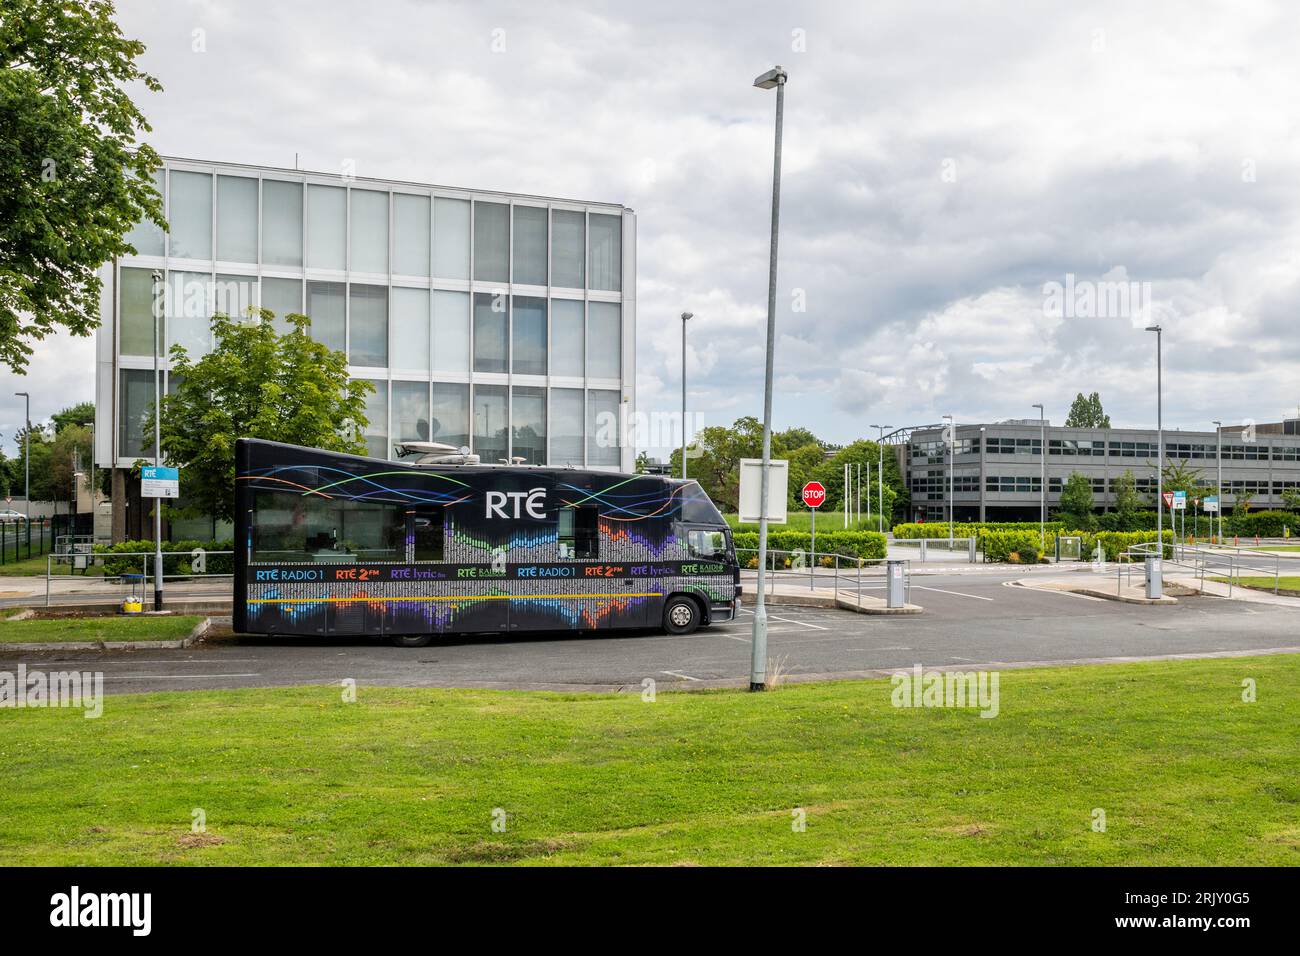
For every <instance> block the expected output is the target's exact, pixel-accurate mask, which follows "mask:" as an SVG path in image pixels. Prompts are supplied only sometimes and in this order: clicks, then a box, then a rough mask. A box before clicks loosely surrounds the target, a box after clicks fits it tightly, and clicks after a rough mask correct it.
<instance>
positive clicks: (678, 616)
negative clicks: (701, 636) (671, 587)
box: [664, 594, 702, 634]
mask: <svg viewBox="0 0 1300 956" xmlns="http://www.w3.org/2000/svg"><path fill="white" fill-rule="evenodd" d="M701 617H702V615H701V614H700V606H699V605H698V604H696V603H695V601H694V600H693V599H692V598H688V597H686V596H685V595H681V594H679V595H677V596H676V597H673V598H670V599H669V600H668V603H667V604H666V605H664V630H665V631H667V632H668V633H669V634H690V633H691V632H692V631H694V630H695V629H696V628H697V627H699V626H700V618H701Z"/></svg>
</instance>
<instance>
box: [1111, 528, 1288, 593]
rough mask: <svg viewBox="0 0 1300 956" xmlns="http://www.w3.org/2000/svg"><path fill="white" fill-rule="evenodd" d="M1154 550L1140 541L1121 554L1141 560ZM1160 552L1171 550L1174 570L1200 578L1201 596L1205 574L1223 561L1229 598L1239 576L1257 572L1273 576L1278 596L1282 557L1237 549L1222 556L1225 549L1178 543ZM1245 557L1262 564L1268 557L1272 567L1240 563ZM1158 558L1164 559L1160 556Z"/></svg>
mask: <svg viewBox="0 0 1300 956" xmlns="http://www.w3.org/2000/svg"><path fill="white" fill-rule="evenodd" d="M1156 547H1157V545H1156V542H1154V541H1149V542H1142V543H1140V544H1134V545H1130V546H1129V547H1128V548H1127V549H1126V550H1125V551H1124V554H1125V555H1126V556H1128V557H1130V559H1131V558H1132V557H1133V556H1140V557H1143V558H1146V557H1151V556H1154V554H1155V548H1156ZM1163 550H1169V551H1170V555H1171V556H1170V558H1169V559H1168V560H1169V562H1170V563H1171V564H1173V565H1175V566H1177V567H1183V568H1187V569H1189V570H1191V571H1192V572H1193V573H1194V574H1196V575H1197V576H1198V577H1199V578H1200V584H1201V592H1202V593H1204V592H1205V575H1206V571H1207V570H1210V571H1211V574H1213V573H1214V571H1216V570H1217V571H1222V570H1223V562H1224V560H1225V559H1226V561H1227V575H1226V576H1227V579H1228V597H1232V593H1233V588H1234V587H1235V586H1236V581H1237V580H1238V579H1239V578H1241V577H1244V576H1245V575H1243V574H1242V572H1243V571H1251V572H1257V573H1259V574H1260V576H1263V577H1268V575H1269V574H1270V573H1271V574H1272V576H1273V593H1274V594H1278V593H1279V592H1280V590H1281V580H1282V562H1283V561H1284V560H1287V559H1285V558H1283V557H1282V556H1281V555H1280V554H1267V553H1265V552H1262V551H1250V550H1246V549H1242V548H1237V549H1234V550H1233V551H1232V552H1231V553H1229V554H1226V555H1225V554H1224V553H1223V551H1224V549H1222V548H1202V547H1199V546H1197V545H1187V544H1180V543H1178V542H1177V541H1175V542H1174V543H1173V544H1166V545H1164V546H1163ZM1247 555H1248V556H1250V557H1251V558H1256V559H1262V561H1265V562H1267V561H1268V560H1269V559H1270V558H1271V559H1272V562H1273V564H1272V566H1271V567H1269V566H1267V565H1266V564H1247V563H1245V562H1244V561H1243V557H1244V556H1247ZM1161 557H1162V560H1163V553H1162V555H1161ZM1129 580H1130V582H1131V581H1132V564H1131V563H1130V564H1129Z"/></svg>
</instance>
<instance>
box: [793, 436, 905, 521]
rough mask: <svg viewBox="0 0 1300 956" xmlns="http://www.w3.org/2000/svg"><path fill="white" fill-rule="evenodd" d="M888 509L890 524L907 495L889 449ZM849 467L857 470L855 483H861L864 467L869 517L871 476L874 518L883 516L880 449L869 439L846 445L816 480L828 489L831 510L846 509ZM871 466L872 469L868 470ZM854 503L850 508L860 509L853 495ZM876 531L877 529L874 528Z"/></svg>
mask: <svg viewBox="0 0 1300 956" xmlns="http://www.w3.org/2000/svg"><path fill="white" fill-rule="evenodd" d="M884 460H885V507H884V509H883V514H884V515H885V520H886V522H888V521H889V519H890V518H891V517H892V516H893V514H894V510H895V505H896V503H897V502H898V501H899V498H900V495H901V494H902V493H903V483H902V480H901V479H900V478H899V476H898V465H897V463H896V461H895V459H894V455H893V452H892V451H890V450H889V449H888V448H886V449H885V455H884ZM845 465H848V466H850V467H851V468H852V469H853V480H854V481H857V479H858V469H859V466H861V472H862V483H863V486H864V487H863V488H862V511H863V514H864V515H865V514H866V513H867V511H868V508H867V488H866V487H865V486H866V482H867V475H868V473H869V474H870V476H871V507H870V509H869V510H870V511H871V513H872V514H876V513H880V512H882V509H881V507H880V475H879V474H878V473H877V469H878V468H879V467H880V446H879V445H878V444H877V443H876V442H873V441H870V440H868V439H859V440H858V441H855V442H853V443H852V444H849V445H845V446H844V447H843V448H842V449H840V450H839V451H838V452H836V453H835V455H834V456H832V457H831V458H830V459H828V460H827V461H825V462H824V463H823V464H822V466H821V468H820V469H818V472H817V474H816V475H814V476H813V477H815V478H816V479H817V480H818V481H820V482H821V483H822V484H823V485H825V486H826V493H827V498H828V499H829V503H830V506H831V507H834V508H839V509H841V510H842V509H843V508H844V506H845V501H844V492H845V488H844V466H845ZM868 466H870V468H869V469H868ZM852 498H853V500H852V501H850V502H848V505H849V507H850V508H856V507H857V494H856V493H853V494H852ZM872 527H873V528H874V527H875V526H874V525H872Z"/></svg>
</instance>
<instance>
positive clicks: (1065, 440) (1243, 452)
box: [895, 419, 1300, 521]
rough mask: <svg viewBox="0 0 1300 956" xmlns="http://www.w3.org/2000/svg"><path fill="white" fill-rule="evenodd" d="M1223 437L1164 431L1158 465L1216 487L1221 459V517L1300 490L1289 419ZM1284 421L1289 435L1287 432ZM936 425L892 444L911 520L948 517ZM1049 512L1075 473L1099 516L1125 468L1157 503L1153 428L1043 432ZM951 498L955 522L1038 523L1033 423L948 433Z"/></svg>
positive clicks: (945, 457)
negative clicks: (1176, 466)
mask: <svg viewBox="0 0 1300 956" xmlns="http://www.w3.org/2000/svg"><path fill="white" fill-rule="evenodd" d="M1280 424H1281V426H1282V427H1279V428H1278V429H1277V430H1276V431H1273V430H1272V428H1271V426H1270V427H1269V430H1265V428H1264V427H1262V426H1255V427H1254V429H1253V430H1251V429H1250V428H1243V427H1241V426H1236V427H1224V428H1223V429H1222V430H1221V431H1219V432H1216V431H1205V432H1199V431H1198V432H1189V431H1179V430H1176V429H1165V432H1164V444H1165V462H1166V465H1168V463H1170V462H1174V461H1178V462H1186V463H1187V465H1188V467H1190V468H1191V469H1193V470H1195V471H1199V472H1200V476H1201V480H1202V481H1203V482H1205V483H1206V484H1208V485H1209V486H1210V487H1214V485H1215V483H1216V480H1217V476H1218V465H1219V462H1220V461H1221V462H1222V471H1223V486H1222V487H1223V501H1224V505H1225V510H1226V511H1231V510H1232V509H1233V507H1234V506H1235V502H1236V498H1237V496H1238V495H1241V494H1250V495H1251V496H1252V498H1253V500H1252V502H1251V507H1253V508H1270V507H1278V506H1280V505H1281V504H1282V492H1283V491H1284V490H1286V489H1290V488H1300V434H1298V433H1297V431H1296V429H1295V428H1294V424H1295V423H1280ZM1287 425H1290V426H1292V427H1290V430H1287V428H1286V427H1285V426H1287ZM943 427H944V426H942V425H925V426H919V427H916V428H912V429H909V430H907V431H906V432H904V433H900V435H899V438H900V439H901V440H900V441H899V442H898V443H897V444H896V446H895V452H896V454H897V455H898V464H899V472H900V474H903V475H904V476H905V481H906V483H907V488H908V491H909V492H910V494H911V499H912V514H911V516H910V517H911V518H912V519H913V520H917V519H924V520H926V521H946V520H947V516H948V499H949V479H948V472H949V449H948V446H947V444H946V443H945V442H944V434H943ZM1046 437H1047V469H1046V470H1047V507H1048V511H1049V513H1050V512H1051V511H1053V510H1055V509H1056V508H1057V507H1058V505H1059V503H1060V497H1061V489H1062V488H1063V486H1064V484H1065V482H1066V481H1067V480H1068V479H1069V477H1070V475H1071V474H1073V473H1074V472H1078V473H1080V474H1082V475H1083V476H1085V477H1086V478H1088V479H1089V480H1090V481H1091V482H1092V493H1093V503H1094V506H1095V507H1096V509H1097V510H1098V511H1107V510H1111V509H1113V507H1114V504H1115V483H1116V480H1117V479H1118V478H1119V477H1120V476H1121V475H1123V474H1124V472H1125V471H1129V472H1132V474H1133V478H1134V482H1135V484H1136V486H1137V491H1138V492H1139V494H1142V495H1144V496H1145V497H1146V498H1147V501H1148V506H1149V507H1154V506H1155V492H1156V462H1157V461H1158V460H1159V451H1158V449H1159V445H1158V434H1157V432H1156V430H1155V429H1154V428H1151V429H1145V428H1066V427H1061V426H1053V425H1051V424H1050V423H1049V424H1048V425H1047V429H1046ZM954 439H955V441H954V447H953V449H952V461H953V465H952V501H953V507H954V515H955V520H957V521H1036V520H1038V516H1039V500H1040V491H1041V488H1042V478H1041V476H1042V471H1041V469H1042V465H1043V461H1042V459H1043V444H1042V442H1043V436H1042V433H1041V430H1040V425H1039V422H1038V420H1037V419H1021V420H1016V421H1007V422H993V423H988V424H983V425H980V424H973V425H962V424H958V425H957V426H956V428H955V430H954Z"/></svg>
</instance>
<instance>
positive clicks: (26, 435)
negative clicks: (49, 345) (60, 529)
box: [14, 392, 32, 544]
mask: <svg viewBox="0 0 1300 956" xmlns="http://www.w3.org/2000/svg"><path fill="white" fill-rule="evenodd" d="M14 394H15V395H18V396H20V397H21V398H23V399H24V400H25V401H26V403H27V404H26V408H27V410H26V411H25V412H24V413H23V420H24V421H25V422H26V431H24V432H23V455H24V458H25V460H24V462H23V499H24V503H23V514H24V515H25V516H26V519H27V543H28V544H31V534H32V397H31V395H29V394H27V393H26V392H14Z"/></svg>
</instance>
